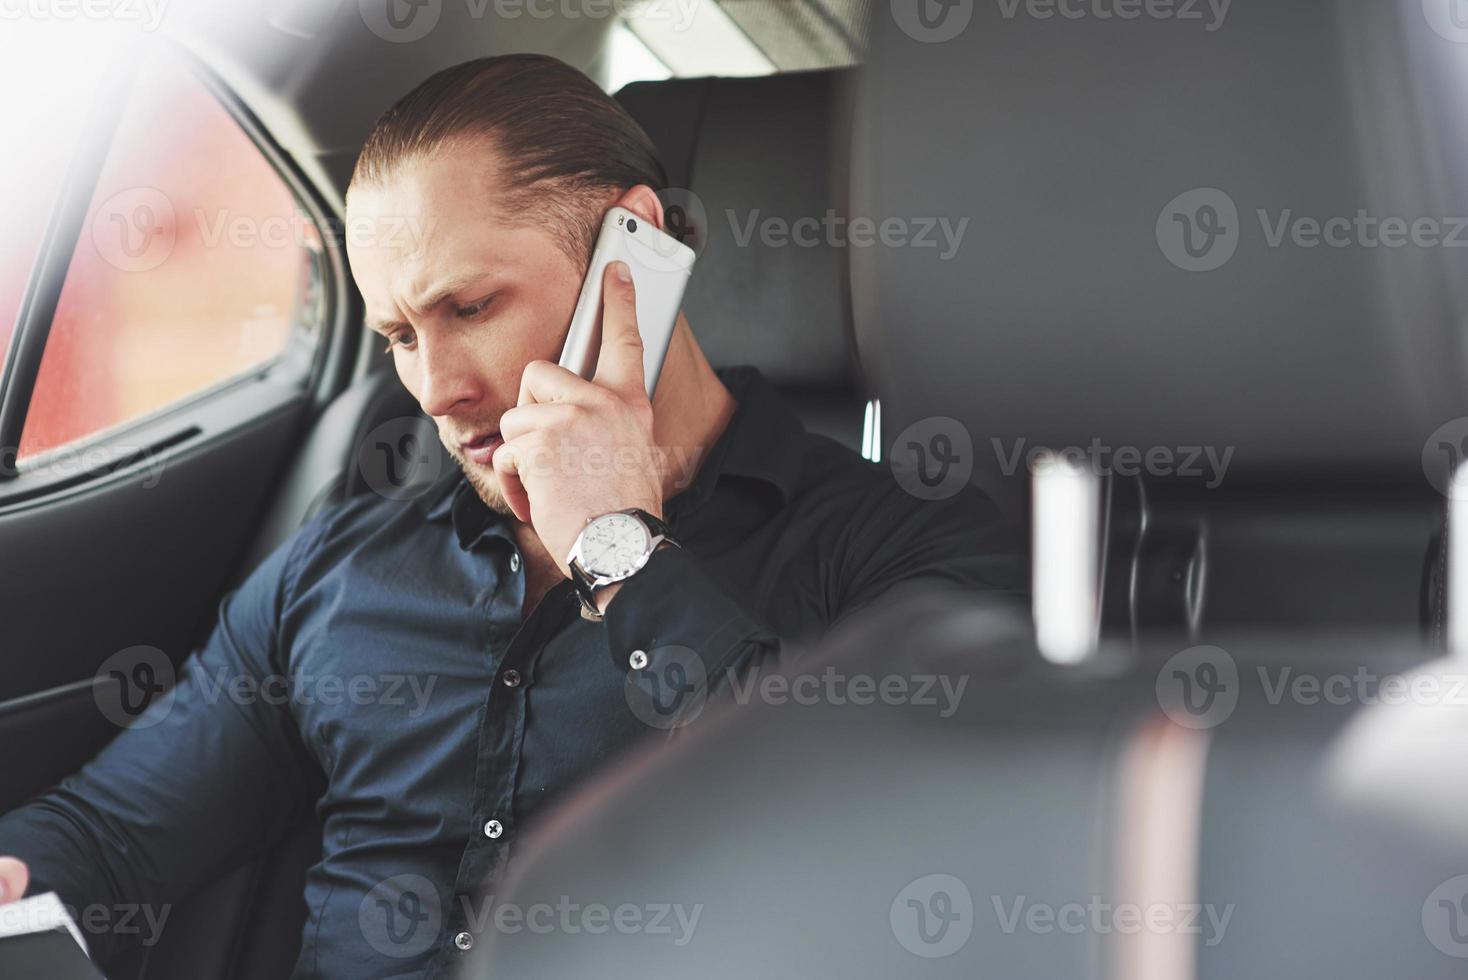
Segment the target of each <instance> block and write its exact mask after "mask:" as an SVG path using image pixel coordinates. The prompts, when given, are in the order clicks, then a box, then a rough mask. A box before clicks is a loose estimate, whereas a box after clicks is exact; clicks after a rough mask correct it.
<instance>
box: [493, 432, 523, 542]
mask: <svg viewBox="0 0 1468 980" xmlns="http://www.w3.org/2000/svg"><path fill="white" fill-rule="evenodd" d="M490 465H491V466H492V467H493V468H494V475H495V478H496V479H497V480H498V481H499V485H500V496H502V497H504V498H505V503H506V504H507V505H508V506H509V508H510V512H511V513H512V514H514V515H515V520H517V521H519V522H520V523H521V524H529V523H530V494H528V493H526V492H525V483H524V481H522V480H521V479H520V450H519V448H518V447H516V446H512V445H510V444H509V443H508V442H506V443H505V444H504V445H502V446H500V448H498V449H496V450H495V451H494V457H493V458H492V459H491V460H490Z"/></svg>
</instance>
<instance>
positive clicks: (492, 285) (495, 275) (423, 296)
mask: <svg viewBox="0 0 1468 980" xmlns="http://www.w3.org/2000/svg"><path fill="white" fill-rule="evenodd" d="M492 162H493V160H492V149H491V148H490V147H489V146H488V144H486V143H484V142H476V143H473V144H470V145H469V146H466V147H458V148H450V149H445V150H442V151H440V152H439V153H437V154H435V155H434V156H433V157H431V158H430V159H427V160H416V161H411V162H408V163H405V164H403V165H401V166H399V167H398V168H397V169H396V170H395V171H394V172H393V173H392V174H390V175H389V176H388V177H387V179H386V180H385V182H383V183H382V184H381V185H367V186H361V187H353V188H352V191H351V203H350V206H349V208H348V214H347V221H348V225H347V227H348V230H349V233H348V236H347V237H348V245H347V251H348V255H349V258H350V259H351V263H352V274H353V276H354V277H355V278H356V280H357V287H358V288H359V289H360V290H361V292H362V297H363V299H364V300H365V301H366V306H367V323H368V325H369V326H371V327H372V328H373V329H374V330H376V331H377V332H378V333H380V334H382V335H383V336H384V337H385V338H386V340H385V343H388V344H390V345H391V349H392V354H393V360H394V362H395V363H396V365H397V370H398V377H400V378H401V379H402V381H403V384H404V385H405V386H407V389H408V390H409V391H410V392H412V394H413V397H414V398H416V399H418V403H419V405H421V406H422V408H423V411H424V413H425V414H427V415H429V416H430V417H431V418H432V419H433V420H434V423H435V424H436V425H437V426H438V434H439V438H440V439H441V440H443V443H444V445H445V446H446V447H448V450H449V452H450V453H451V454H452V455H453V457H454V458H455V459H456V460H458V462H459V465H460V466H462V467H463V468H464V472H465V473H466V474H467V475H468V477H469V481H470V483H471V484H472V485H473V486H474V489H475V490H476V491H478V493H479V496H480V497H481V498H483V499H484V501H485V503H487V504H489V505H490V506H491V507H493V508H495V509H496V510H499V511H501V512H506V511H507V508H506V507H505V504H504V500H503V498H502V497H501V496H500V493H499V490H498V487H497V484H496V483H495V479H494V474H493V472H492V470H491V468H490V467H489V465H488V462H487V459H488V454H489V453H490V452H492V451H493V448H494V447H496V446H498V445H499V438H498V434H499V420H500V416H501V415H502V414H504V413H505V412H506V411H507V410H509V409H511V408H513V407H514V406H515V403H516V401H517V400H518V398H519V394H520V375H521V372H522V371H523V370H524V368H525V365H526V364H528V363H529V362H530V361H533V360H538V359H539V360H548V361H555V360H557V359H558V358H559V356H560V347H561V344H562V343H563V341H564V339H565V332H566V328H567V326H568V325H569V324H570V321H571V314H572V312H574V310H575V306H576V298H577V295H578V294H579V292H580V289H581V279H582V277H583V275H584V273H585V270H584V269H582V268H579V267H578V266H577V265H576V264H575V263H573V262H572V261H571V259H570V258H569V257H567V255H566V254H565V252H563V251H562V250H561V249H560V248H559V247H558V246H557V243H556V239H555V238H554V237H553V236H552V234H551V232H550V230H548V229H547V228H546V227H544V226H542V225H538V224H537V223H535V222H534V221H533V220H527V219H526V218H524V217H523V216H521V217H518V218H517V220H516V221H515V222H514V223H513V225H512V224H510V223H508V222H507V221H506V220H505V219H504V216H503V211H502V208H501V207H500V202H501V200H502V195H501V194H500V193H498V192H497V187H496V181H495V179H494V176H493V174H494V172H495V168H494V167H493V166H492Z"/></svg>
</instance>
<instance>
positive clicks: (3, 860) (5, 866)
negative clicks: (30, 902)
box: [0, 857, 31, 905]
mask: <svg viewBox="0 0 1468 980" xmlns="http://www.w3.org/2000/svg"><path fill="white" fill-rule="evenodd" d="M30 880H31V872H30V869H29V868H27V867H26V866H25V863H24V862H22V861H20V860H19V859H18V858H13V857H0V905H3V904H4V903H6V902H14V901H17V900H19V899H20V898H21V896H23V895H25V890H26V886H27V885H28V884H30Z"/></svg>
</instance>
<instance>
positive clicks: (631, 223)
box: [627, 218, 637, 235]
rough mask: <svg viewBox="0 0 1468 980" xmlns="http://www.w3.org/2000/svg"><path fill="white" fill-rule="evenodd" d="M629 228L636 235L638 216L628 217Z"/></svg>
mask: <svg viewBox="0 0 1468 980" xmlns="http://www.w3.org/2000/svg"><path fill="white" fill-rule="evenodd" d="M627 230H628V231H630V232H632V234H634V235H635V234H637V219H636V218H628V219H627Z"/></svg>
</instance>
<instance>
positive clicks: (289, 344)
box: [0, 39, 361, 514]
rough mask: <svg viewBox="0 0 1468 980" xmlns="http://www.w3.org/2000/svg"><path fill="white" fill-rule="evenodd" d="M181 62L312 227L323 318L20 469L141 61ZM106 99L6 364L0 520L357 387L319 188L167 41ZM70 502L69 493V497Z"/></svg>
mask: <svg viewBox="0 0 1468 980" xmlns="http://www.w3.org/2000/svg"><path fill="white" fill-rule="evenodd" d="M150 55H156V56H163V57H174V58H177V59H178V60H179V62H180V63H181V64H182V66H183V67H184V69H185V70H187V71H188V72H190V73H191V74H192V75H193V77H194V78H195V79H196V80H197V81H198V82H199V83H200V84H201V85H203V86H204V88H205V89H206V91H208V93H209V94H210V95H211V96H213V98H214V99H215V101H216V102H217V104H218V105H219V107H220V108H221V109H223V110H224V111H225V112H226V113H227V114H228V115H229V117H230V118H231V119H232V120H233V121H234V123H235V124H236V125H238V126H239V127H240V129H241V131H242V132H243V133H244V134H245V136H246V137H247V138H248V139H249V140H250V142H251V143H252V144H253V145H254V146H255V148H256V149H257V150H258V151H259V152H260V153H261V155H262V156H263V157H264V159H265V161H266V162H267V163H268V164H269V166H270V167H271V169H272V170H273V171H274V172H275V174H276V175H277V177H279V178H280V179H281V180H282V181H283V182H284V183H285V185H286V187H287V189H288V190H289V191H290V193H291V196H292V197H293V198H294V200H295V203H296V206H297V207H298V208H300V210H301V211H302V213H303V214H304V215H305V216H306V217H307V218H308V219H309V220H310V221H311V222H312V224H313V225H314V226H315V228H316V231H317V234H318V237H319V238H320V241H321V254H320V257H319V259H318V261H317V263H316V270H315V275H316V278H317V285H318V287H319V289H320V290H321V294H322V307H323V308H322V310H321V315H320V319H319V321H318V322H317V324H316V325H315V329H314V332H311V331H307V330H303V329H302V328H301V325H300V324H299V323H293V324H292V327H291V332H290V336H289V338H288V339H287V341H286V345H285V348H284V349H283V350H282V351H281V352H280V353H278V354H276V355H275V356H274V357H272V358H270V359H269V360H267V361H263V362H261V363H260V364H257V365H254V366H252V367H250V368H248V369H246V370H244V371H241V372H238V373H236V374H233V375H231V376H228V377H225V378H221V379H219V380H218V381H216V382H213V383H212V384H210V385H208V386H206V387H204V388H201V389H199V390H198V391H195V392H192V393H190V394H189V395H186V396H184V397H182V398H179V399H176V400H174V401H172V402H169V403H168V404H166V405H163V406H160V407H159V408H157V409H154V410H152V411H150V412H148V413H146V414H144V415H141V416H138V417H136V418H133V419H129V420H127V421H125V422H122V423H119V424H117V425H113V426H108V427H106V428H104V429H99V430H98V431H96V432H94V433H89V434H88V435H86V436H84V437H82V438H80V439H76V440H73V441H71V442H69V443H67V444H65V445H64V446H59V447H56V448H54V449H49V450H46V451H45V452H43V453H40V454H37V455H36V456H33V457H30V458H28V459H26V460H24V461H19V460H18V459H17V457H18V454H19V446H20V440H21V435H22V433H23V432H24V429H25V422H26V416H27V413H28V412H29V409H30V405H31V402H32V400H33V396H34V392H35V386H36V380H37V377H38V376H39V374H40V368H41V360H42V357H43V355H44V354H45V351H46V346H47V343H48V341H49V340H50V335H51V327H52V324H53V321H54V319H55V314H56V308H57V305H58V303H59V301H60V298H61V292H62V288H63V286H64V285H65V282H66V276H67V272H68V271H69V269H70V266H71V259H72V255H73V252H74V250H75V248H76V246H77V243H78V241H79V240H80V237H81V235H82V234H83V233H84V231H85V229H84V228H83V224H84V223H85V220H86V216H87V213H88V211H89V210H90V208H91V203H92V198H93V196H94V194H95V191H96V186H97V182H98V179H99V178H100V176H101V174H102V170H103V168H104V167H105V166H106V161H107V157H108V154H109V152H110V150H111V148H112V146H113V144H114V142H115V139H116V130H117V125H118V122H119V121H120V119H121V117H122V115H123V111H124V110H125V108H126V107H127V105H128V100H129V98H130V97H131V96H132V94H133V92H134V86H135V83H136V81H137V77H138V74H139V72H140V69H141V68H142V65H143V63H144V59H145V58H146V57H148V56H150ZM104 78H105V79H106V84H105V86H104V87H103V89H102V91H103V92H105V93H106V94H105V95H103V96H102V97H100V98H99V99H97V100H96V102H95V103H94V104H93V105H92V107H91V108H90V110H89V112H88V123H89V124H88V125H87V126H86V127H84V133H86V134H89V135H86V136H84V137H83V138H81V139H80V140H79V142H78V145H77V147H76V150H75V152H74V153H73V155H72V158H71V160H70V161H68V163H67V171H66V174H65V176H64V177H63V179H62V182H61V187H60V189H59V191H58V194H57V198H56V202H55V204H54V206H53V210H52V213H51V215H50V218H49V220H48V222H47V225H46V230H45V232H44V234H43V236H42V239H41V243H40V247H39V248H38V250H37V253H36V257H35V260H34V262H33V264H32V267H31V271H30V275H29V277H28V279H27V282H26V288H25V292H24V294H23V297H22V299H21V304H20V310H19V313H18V315H17V317H16V323H15V329H14V331H13V333H12V335H11V339H10V349H9V354H8V356H7V357H6V358H5V360H4V363H3V365H0V514H4V513H9V512H11V511H12V510H14V509H16V508H17V507H18V506H20V507H24V506H30V505H33V504H34V503H35V502H37V501H49V500H51V499H53V498H56V497H58V496H60V495H62V494H63V493H65V492H67V491H75V492H83V491H85V490H90V489H92V487H93V486H94V485H97V484H99V483H111V482H114V481H118V482H120V481H123V480H126V479H128V478H130V477H135V476H136V475H137V474H138V473H139V472H140V471H142V470H144V469H145V468H151V467H157V466H158V465H160V461H161V463H162V464H163V465H166V463H167V460H168V459H169V458H170V457H177V456H178V455H180V454H186V453H187V454H192V453H193V452H197V451H198V450H200V449H201V448H202V447H204V446H207V445H209V444H210V443H212V442H215V441H218V440H221V439H225V438H228V437H229V435H230V433H232V432H237V431H239V430H240V429H241V428H244V427H248V426H250V425H252V424H253V423H255V422H257V421H259V420H261V419H263V418H267V417H272V416H274V415H276V414H278V413H280V412H286V411H292V410H298V409H299V408H300V407H301V403H302V401H303V400H307V401H309V402H310V403H311V405H312V408H313V410H315V411H319V410H322V409H324V407H325V406H326V404H327V403H329V401H330V399H331V397H333V396H334V395H335V394H336V393H337V392H339V391H340V390H341V389H342V388H344V387H345V386H346V384H347V382H348V381H349V379H350V376H351V372H352V369H353V365H354V360H355V358H356V356H357V353H358V352H357V347H358V346H359V345H360V343H361V338H360V337H358V336H356V333H357V332H356V331H353V330H351V328H350V324H351V317H352V312H353V309H354V305H355V304H354V300H353V295H352V292H351V290H350V287H349V283H350V276H349V274H348V272H347V264H346V256H345V251H344V247H343V241H342V237H341V234H340V222H339V221H338V220H337V219H336V218H335V217H334V216H333V215H334V211H333V209H332V208H331V207H330V206H329V205H328V204H327V203H326V198H325V196H324V195H323V194H321V193H320V191H319V189H318V188H317V187H316V186H315V185H314V184H313V183H312V182H311V181H310V180H309V179H307V177H306V176H305V174H304V173H303V172H302V170H301V169H300V168H299V167H298V166H297V165H296V164H295V163H294V161H293V160H292V159H291V157H290V155H289V154H288V153H286V152H285V150H284V149H282V148H281V146H280V145H279V144H278V143H277V142H276V141H275V140H274V139H273V138H272V137H271V135H270V134H269V132H268V131H267V130H266V129H265V128H264V126H263V125H262V124H261V123H260V121H259V119H258V118H257V117H256V116H255V115H254V113H253V112H251V111H250V110H249V108H248V107H247V106H246V105H245V104H244V102H243V100H242V99H240V97H239V96H238V95H237V94H236V93H235V92H234V91H232V90H231V89H230V88H229V87H228V86H227V85H226V84H225V83H224V81H223V80H222V79H221V78H220V77H219V75H218V74H217V73H215V72H214V71H213V70H212V69H210V68H209V66H208V65H206V64H205V63H204V62H203V61H202V60H201V59H200V58H199V57H198V56H197V55H195V54H194V53H193V52H191V51H189V50H188V49H186V48H185V47H183V46H182V45H180V44H178V43H177V42H174V41H171V40H163V39H159V40H156V41H154V42H153V43H152V44H147V43H144V42H139V43H136V44H133V45H130V46H128V47H127V48H124V49H123V50H121V51H120V52H119V53H118V55H117V57H116V60H115V62H114V63H113V64H112V65H111V66H109V68H108V70H107V72H106V73H105V75H104ZM68 495H69V494H68Z"/></svg>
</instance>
